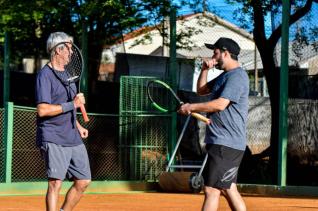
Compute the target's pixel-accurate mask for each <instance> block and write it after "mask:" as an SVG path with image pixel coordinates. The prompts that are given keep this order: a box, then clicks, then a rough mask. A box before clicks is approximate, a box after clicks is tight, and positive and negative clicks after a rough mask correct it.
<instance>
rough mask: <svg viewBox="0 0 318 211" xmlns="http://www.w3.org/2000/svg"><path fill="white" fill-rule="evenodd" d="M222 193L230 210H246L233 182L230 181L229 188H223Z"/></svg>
mask: <svg viewBox="0 0 318 211" xmlns="http://www.w3.org/2000/svg"><path fill="white" fill-rule="evenodd" d="M223 193H224V196H225V198H226V200H227V201H228V203H229V205H230V207H231V209H232V210H236V211H246V205H245V202H244V200H243V198H242V197H241V194H240V193H239V192H238V190H237V186H236V184H235V183H232V185H231V187H230V189H226V190H224V191H223Z"/></svg>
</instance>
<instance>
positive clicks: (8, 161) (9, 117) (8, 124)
mask: <svg viewBox="0 0 318 211" xmlns="http://www.w3.org/2000/svg"><path fill="white" fill-rule="evenodd" d="M3 130H4V131H3V132H4V136H3V143H4V147H5V156H4V158H5V183H11V176H12V175H11V173H12V139H13V103H12V102H6V103H5V112H4V124H3Z"/></svg>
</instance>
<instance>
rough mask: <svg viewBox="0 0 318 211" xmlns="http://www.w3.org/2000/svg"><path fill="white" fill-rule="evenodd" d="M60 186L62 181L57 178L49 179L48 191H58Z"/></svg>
mask: <svg viewBox="0 0 318 211" xmlns="http://www.w3.org/2000/svg"><path fill="white" fill-rule="evenodd" d="M61 187H62V181H61V180H57V179H49V185H48V189H49V191H60V190H61Z"/></svg>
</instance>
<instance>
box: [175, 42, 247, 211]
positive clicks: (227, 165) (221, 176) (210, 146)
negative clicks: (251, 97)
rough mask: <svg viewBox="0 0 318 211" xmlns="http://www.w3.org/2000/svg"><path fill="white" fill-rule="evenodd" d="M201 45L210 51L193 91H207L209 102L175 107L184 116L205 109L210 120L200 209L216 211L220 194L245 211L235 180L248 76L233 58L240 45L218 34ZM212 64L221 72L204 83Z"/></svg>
mask: <svg viewBox="0 0 318 211" xmlns="http://www.w3.org/2000/svg"><path fill="white" fill-rule="evenodd" d="M205 46H206V47H207V48H209V49H212V50H213V51H214V54H213V56H212V59H210V60H207V61H205V62H204V63H203V65H202V69H201V73H200V76H199V78H198V83H197V93H198V94H199V95H207V94H209V96H210V101H208V102H203V103H193V104H189V103H188V104H184V105H183V106H181V108H180V110H179V113H181V114H185V115H189V114H190V113H191V112H206V113H207V114H208V117H209V118H210V120H211V124H210V125H207V129H206V135H205V143H206V151H207V153H208V155H209V156H208V162H207V164H206V166H205V169H204V173H203V177H204V193H205V199H204V203H203V206H202V210H204V211H212V210H217V209H218V205H219V199H220V195H221V193H223V194H224V195H225V197H226V199H227V201H228V203H229V205H230V207H231V208H232V210H240V211H245V210H246V206H245V203H244V201H243V199H242V197H241V195H240V193H239V192H238V190H237V186H236V181H237V173H238V168H239V166H240V163H241V161H242V158H243V155H244V151H245V148H246V122H247V114H248V94H249V79H248V75H247V73H246V72H245V71H244V70H243V69H242V68H241V67H240V64H239V62H238V60H237V59H238V55H239V53H240V47H239V45H238V44H237V43H236V42H235V41H234V40H232V39H230V38H225V37H222V38H220V39H218V40H217V41H216V42H215V43H214V44H207V43H206V44H205ZM214 67H215V68H217V69H220V70H224V72H223V73H222V74H220V75H219V76H218V77H217V78H215V79H213V80H212V81H209V82H208V81H207V76H208V71H209V69H212V68H214Z"/></svg>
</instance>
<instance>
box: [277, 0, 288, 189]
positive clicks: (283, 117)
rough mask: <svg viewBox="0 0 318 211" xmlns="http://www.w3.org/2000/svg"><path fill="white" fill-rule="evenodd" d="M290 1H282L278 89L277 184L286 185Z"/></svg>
mask: <svg viewBox="0 0 318 211" xmlns="http://www.w3.org/2000/svg"><path fill="white" fill-rule="evenodd" d="M289 15H290V2H289V0H286V1H283V17H282V18H283V20H282V53H281V71H280V89H279V95H280V98H279V130H278V149H279V150H278V184H279V185H280V186H286V167H287V161H286V160H287V139H288V46H289Z"/></svg>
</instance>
